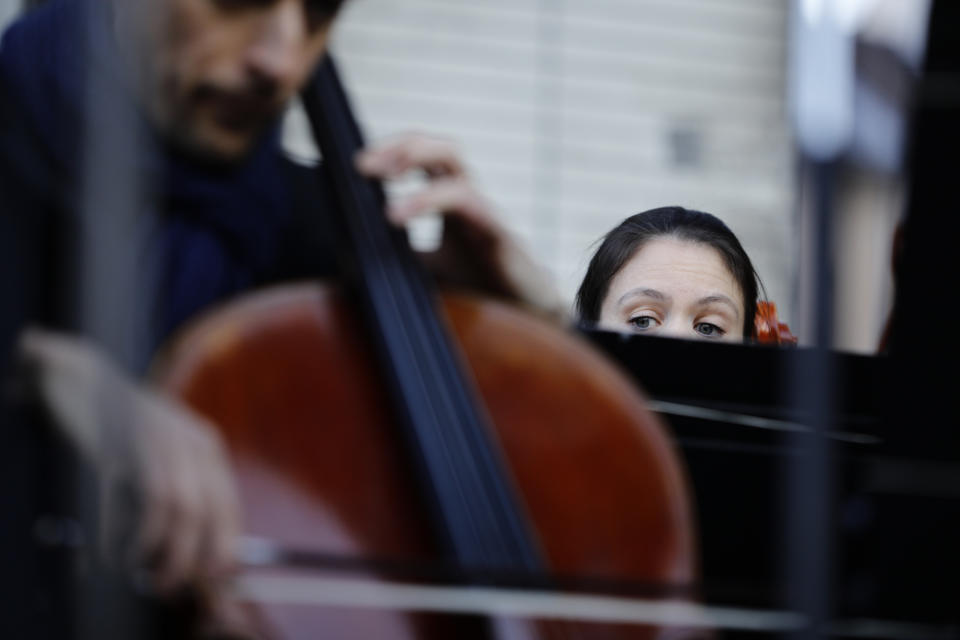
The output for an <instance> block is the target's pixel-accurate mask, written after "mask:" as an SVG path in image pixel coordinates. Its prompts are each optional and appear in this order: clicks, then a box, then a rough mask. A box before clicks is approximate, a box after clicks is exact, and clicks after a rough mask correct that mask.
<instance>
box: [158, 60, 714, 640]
mask: <svg viewBox="0 0 960 640" xmlns="http://www.w3.org/2000/svg"><path fill="white" fill-rule="evenodd" d="M302 98H303V103H304V106H305V108H306V111H307V114H308V117H309V119H310V122H311V125H312V129H313V131H314V135H315V136H316V138H317V141H318V144H319V147H320V149H321V153H322V155H323V163H322V168H318V172H319V173H321V175H319V176H318V179H328V180H330V182H331V183H332V185H333V188H334V193H335V195H336V198H337V201H338V205H339V209H340V211H339V218H338V219H337V222H338V224H339V228H340V235H341V238H340V245H341V246H344V247H348V248H349V249H348V250H345V251H344V255H343V256H342V259H341V262H342V264H343V272H344V274H345V276H346V280H347V282H348V283H349V286H347V287H346V288H337V287H332V286H328V285H320V284H316V283H305V284H295V285H288V286H283V287H279V288H274V289H270V290H266V291H263V292H260V293H256V294H253V295H250V296H247V297H244V298H241V299H239V300H237V301H234V302H232V303H229V304H227V305H226V306H224V307H222V308H220V309H217V310H214V311H213V312H212V313H209V314H207V315H206V316H204V317H202V318H200V319H199V320H197V321H195V322H194V323H193V324H191V325H190V326H188V327H187V328H186V330H184V331H183V332H182V333H181V334H180V335H179V336H178V338H177V339H176V340H175V342H174V343H172V344H171V345H169V347H168V348H167V349H166V351H165V352H164V353H163V355H162V357H161V358H160V360H159V361H158V364H157V366H156V367H155V372H154V373H155V380H156V381H157V382H158V383H159V385H160V386H161V387H162V388H164V389H165V390H167V391H168V392H170V393H172V394H174V395H176V396H178V397H180V398H181V399H182V400H184V401H185V402H186V403H187V404H189V405H190V406H192V407H193V408H194V409H195V410H197V411H199V412H200V413H201V414H203V415H204V416H206V417H207V418H209V419H210V420H211V422H213V423H214V424H215V425H217V427H218V428H219V429H220V431H221V436H222V437H223V440H224V441H225V443H226V446H227V449H228V451H229V452H230V456H231V459H232V463H233V468H234V475H235V479H236V482H237V486H238V489H239V493H240V496H241V501H242V505H243V510H244V514H245V522H244V531H245V533H246V534H247V535H248V536H249V537H250V538H251V539H253V540H261V541H263V540H266V541H268V543H267V548H268V549H269V550H270V553H269V554H267V555H270V556H271V557H282V556H284V550H306V552H305V553H301V554H300V555H301V556H303V557H309V558H312V559H313V560H314V561H312V562H310V563H308V564H309V566H299V567H298V566H290V563H287V564H286V565H285V566H280V565H281V564H282V563H274V562H269V561H268V562H265V563H263V564H264V565H265V566H261V567H251V568H248V569H246V570H244V572H243V575H242V576H241V583H243V582H246V584H248V585H250V584H260V585H264V584H267V585H272V586H273V589H272V591H271V590H270V589H266V590H264V591H261V592H260V593H261V595H260V596H257V595H256V594H254V593H253V591H255V590H251V589H247V591H246V592H244V590H243V589H240V592H239V597H240V598H241V599H242V600H245V601H246V605H245V606H246V607H247V608H248V610H249V611H250V612H251V617H252V618H253V619H254V620H256V621H257V625H258V630H257V635H258V636H262V637H268V638H304V637H324V638H339V637H344V638H346V637H386V638H405V637H427V636H436V637H471V636H475V637H486V635H489V634H491V633H493V634H495V635H496V636H498V637H608V635H606V634H610V633H616V634H617V635H616V636H615V637H625V638H648V637H653V636H655V635H656V634H657V633H658V632H659V630H658V629H657V628H656V627H653V626H649V625H647V626H627V625H608V624H604V625H590V624H586V623H579V622H578V623H568V624H558V623H557V622H556V621H553V622H546V621H543V620H539V621H533V622H531V621H526V620H507V619H497V620H494V621H492V622H491V621H489V620H478V619H477V617H475V616H447V617H436V616H433V617H426V616H423V615H417V614H410V613H397V612H396V611H375V610H371V609H363V608H360V607H349V606H348V607H345V608H337V607H331V606H323V605H322V604H320V605H316V604H315V605H307V604H305V602H304V600H303V599H302V598H301V599H299V600H298V599H297V598H293V599H292V600H290V601H287V602H283V601H281V602H277V600H283V598H272V597H271V593H272V594H274V595H275V594H276V593H277V592H278V590H282V586H283V585H287V586H289V585H296V584H302V583H298V582H297V579H299V578H303V577H304V576H305V575H306V574H309V575H310V576H314V577H316V576H318V575H320V576H328V577H331V576H332V577H333V578H342V577H343V576H344V575H345V574H346V575H348V576H349V577H351V578H352V579H355V580H357V579H359V580H361V581H362V582H363V581H365V582H368V583H376V582H377V581H380V582H385V583H389V582H391V581H395V580H396V578H397V576H402V577H405V578H407V579H408V580H409V579H410V577H411V576H413V579H414V580H415V581H418V582H420V583H422V582H423V581H424V580H425V574H430V573H431V572H433V574H434V575H437V573H439V574H440V575H443V576H444V577H445V578H446V579H447V581H453V582H455V583H457V584H468V585H485V586H503V585H506V584H514V585H521V586H530V585H535V586H538V587H544V588H553V587H561V586H562V587H564V588H566V589H568V590H574V591H577V590H582V588H583V585H587V584H604V585H629V586H630V588H633V589H636V588H640V587H644V588H645V589H646V590H645V591H642V592H643V593H646V594H653V595H658V596H662V595H668V596H672V597H676V596H677V595H678V594H679V595H680V596H681V597H683V596H685V595H689V593H690V589H691V588H692V587H693V586H694V584H695V580H696V561H695V535H694V526H693V518H692V514H691V504H690V497H689V492H688V489H687V482H686V479H685V476H684V472H683V469H682V466H681V463H680V462H679V460H678V458H677V455H676V453H675V451H674V449H673V446H672V444H671V443H670V441H669V439H668V437H667V435H666V432H665V430H664V429H663V427H662V426H661V425H660V423H659V422H658V421H657V419H655V418H654V416H653V414H652V413H651V412H650V411H649V410H648V408H647V407H646V406H645V402H644V399H643V397H642V396H640V395H639V394H638V392H637V391H636V389H635V387H634V386H633V385H632V383H631V382H629V381H628V380H627V379H626V378H625V377H624V376H623V375H622V374H621V373H620V371H619V370H617V369H616V368H615V367H614V366H612V365H611V364H609V363H608V362H607V361H606V360H605V359H603V358H602V357H601V356H599V355H598V354H597V353H595V352H594V351H593V350H592V349H591V348H589V347H587V346H586V345H585V344H584V343H582V342H580V341H579V340H578V339H576V338H574V337H572V336H571V335H569V334H568V333H566V332H564V331H562V330H561V329H559V328H557V327H555V326H553V325H551V324H549V323H547V322H545V321H543V320H541V319H538V318H535V317H532V316H530V315H528V314H525V313H523V312H521V311H519V310H517V309H515V308H513V307H511V306H509V305H507V304H505V303H503V302H496V301H490V300H483V299H480V298H476V297H473V296H470V295H467V294H460V293H456V294H449V293H448V294H443V295H438V294H436V293H434V292H433V291H432V289H431V288H430V285H429V281H428V279H427V278H426V276H425V274H424V273H423V271H422V268H421V266H420V264H419V263H418V261H417V259H416V257H415V256H414V255H413V252H412V251H411V250H410V249H409V247H408V246H407V244H406V239H405V236H404V235H403V232H402V231H401V230H398V229H395V228H393V227H391V226H390V225H389V224H388V223H387V222H386V219H385V218H384V217H383V215H382V211H383V207H384V203H385V197H384V194H383V191H382V188H381V187H380V186H379V185H378V184H375V183H374V182H372V181H369V180H367V179H364V178H361V177H360V176H359V175H358V174H356V173H355V171H354V169H353V164H352V161H353V156H354V154H355V152H356V151H357V150H359V149H360V148H361V147H362V138H361V135H360V131H359V128H358V127H357V125H356V122H355V121H354V120H353V118H352V116H351V114H350V110H349V105H348V103H347V99H346V96H345V93H344V92H343V89H342V87H341V85H340V83H339V80H338V78H337V75H336V71H335V69H334V67H333V63H332V61H331V60H330V59H329V56H328V57H327V59H326V60H324V62H323V63H322V64H321V66H320V68H319V69H318V71H317V73H316V76H315V77H314V79H313V81H312V82H311V83H309V84H308V86H307V88H306V89H305V90H304V92H303V96H302ZM322 172H326V173H322ZM277 550H279V551H277ZM286 555H287V556H289V557H296V556H297V553H295V552H290V553H287V554H286ZM324 558H326V559H328V560H329V563H328V564H327V566H323V565H324V562H323V561H322V560H323V559H324ZM318 559H320V560H319V561H318ZM293 564H294V565H295V564H296V563H293ZM257 580H259V582H257ZM278 580H279V582H278ZM352 584H354V583H344V585H345V586H344V588H346V587H347V586H349V585H352ZM334 588H335V587H334ZM485 634H486V635H485ZM598 634H599V635H598Z"/></svg>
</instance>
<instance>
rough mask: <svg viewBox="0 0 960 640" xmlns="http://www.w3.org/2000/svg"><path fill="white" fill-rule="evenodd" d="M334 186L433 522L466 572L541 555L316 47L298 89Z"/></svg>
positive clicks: (350, 259) (520, 565)
mask: <svg viewBox="0 0 960 640" xmlns="http://www.w3.org/2000/svg"><path fill="white" fill-rule="evenodd" d="M302 98H303V102H304V107H305V109H306V112H307V115H308V118H309V119H310V123H311V126H312V129H313V132H314V135H315V137H316V139H317V143H318V146H319V148H320V150H321V153H322V155H323V163H322V165H321V169H320V171H324V172H326V178H327V179H329V180H330V181H331V182H332V184H333V188H334V193H335V197H336V199H337V204H338V206H339V211H338V212H335V215H334V218H335V220H336V223H337V226H338V228H339V230H340V234H341V236H342V237H341V245H342V247H343V250H342V252H341V256H340V262H341V265H342V269H343V271H344V274H345V276H346V280H347V285H348V286H351V287H352V289H353V292H354V295H355V297H356V299H357V302H358V303H359V305H360V309H361V312H362V315H363V316H364V318H365V319H366V321H367V328H368V334H369V336H370V339H371V341H372V343H373V344H374V346H375V351H376V354H377V356H378V358H379V361H380V365H381V369H382V371H383V372H384V380H385V383H386V385H387V387H388V392H389V393H390V395H391V397H392V400H393V403H394V406H395V412H396V414H397V416H398V424H399V425H400V426H401V428H402V429H403V432H404V436H405V438H406V441H407V442H408V445H409V448H410V451H411V455H412V458H413V462H414V465H415V467H416V468H417V470H418V473H419V475H420V480H421V484H422V486H423V493H424V495H425V497H426V500H427V504H428V508H429V510H430V512H431V514H432V517H433V526H434V529H435V531H436V534H437V536H438V538H439V540H440V542H441V543H442V544H444V545H445V546H446V549H447V552H448V554H449V555H450V556H451V559H452V560H454V561H455V562H456V563H457V564H458V565H459V566H460V567H462V568H464V569H466V570H467V571H474V570H476V571H480V572H484V571H492V570H502V569H511V570H514V571H520V572H527V571H529V572H537V571H538V570H539V568H540V566H541V563H540V559H539V553H538V551H537V547H536V544H535V543H534V541H533V538H532V536H531V535H530V532H529V528H528V525H527V521H526V517H525V515H524V512H523V510H522V508H521V505H520V501H519V500H518V498H517V497H516V495H515V493H514V491H513V489H512V487H511V485H510V482H509V479H508V474H507V473H506V470H505V466H504V464H503V462H502V459H501V456H500V454H499V451H498V448H497V447H496V446H495V444H494V442H493V440H492V435H491V430H490V428H489V426H488V424H487V419H486V417H485V413H484V411H483V410H482V408H480V407H479V405H478V403H477V401H476V394H475V392H474V390H473V389H472V385H471V383H470V382H469V380H468V378H467V376H466V375H464V372H463V370H462V367H461V363H460V358H459V357H458V355H457V351H456V350H455V348H454V347H453V345H452V342H451V339H450V337H449V334H448V331H447V330H446V326H445V323H444V322H443V320H442V319H441V318H440V317H439V315H438V312H437V308H436V304H435V296H434V294H433V292H432V289H431V286H430V282H429V280H428V278H427V275H426V273H425V272H424V270H423V269H422V267H421V265H420V263H419V261H418V259H417V258H416V256H415V255H414V253H413V251H412V250H411V249H410V247H409V244H408V243H407V239H406V235H405V233H404V232H403V230H402V229H397V228H395V227H393V226H392V225H390V224H389V223H388V222H387V220H386V217H385V216H384V213H383V212H384V205H385V202H386V198H385V195H384V191H383V188H382V186H381V185H380V184H379V183H378V182H376V181H374V180H370V179H367V178H364V177H362V176H360V175H359V174H358V173H357V172H356V170H355V169H354V164H353V159H354V157H355V155H356V153H357V152H358V151H359V150H360V149H361V148H362V147H363V138H362V135H361V133H360V129H359V127H358V125H357V123H356V121H355V120H354V118H353V116H352V113H351V110H350V107H349V103H348V100H347V97H346V94H345V92H344V90H343V88H342V85H341V83H340V81H339V78H338V76H337V73H336V70H335V68H334V64H333V61H332V60H331V58H330V56H329V55H328V56H327V58H326V59H325V60H324V61H323V63H322V64H321V66H320V68H319V69H318V71H317V73H316V74H315V76H314V78H313V80H312V82H311V83H309V84H308V85H307V87H306V89H305V90H304V92H303V94H302Z"/></svg>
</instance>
